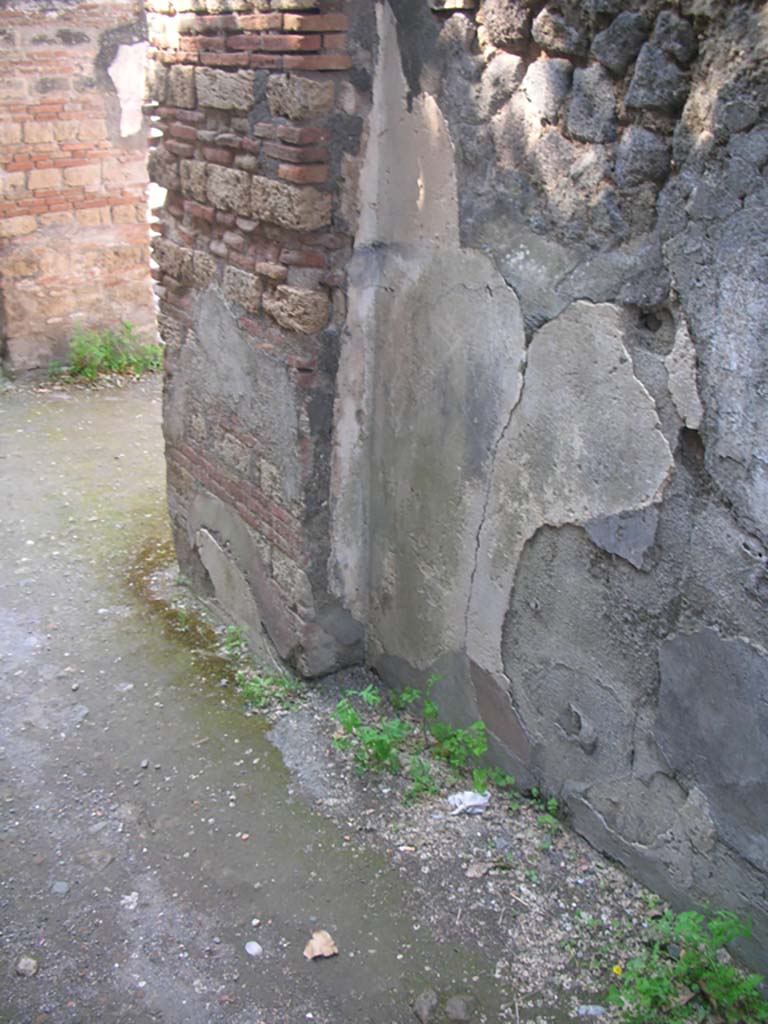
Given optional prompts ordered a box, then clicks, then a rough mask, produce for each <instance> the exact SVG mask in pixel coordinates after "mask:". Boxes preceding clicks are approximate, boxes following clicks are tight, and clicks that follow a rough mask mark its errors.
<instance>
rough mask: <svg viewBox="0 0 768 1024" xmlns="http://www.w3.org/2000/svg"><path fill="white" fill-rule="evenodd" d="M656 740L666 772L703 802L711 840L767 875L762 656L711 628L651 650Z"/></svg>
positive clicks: (766, 705)
mask: <svg viewBox="0 0 768 1024" xmlns="http://www.w3.org/2000/svg"><path fill="white" fill-rule="evenodd" d="M659 665H660V669H661V689H660V691H659V704H658V714H657V719H656V735H657V736H658V738H659V742H660V744H661V747H662V750H663V751H664V754H665V756H666V758H667V760H668V762H669V764H670V767H671V768H672V770H673V771H675V772H676V773H677V774H678V775H679V776H680V777H681V778H683V779H685V780H686V781H688V780H690V782H695V783H696V784H697V785H698V786H699V787H700V788H701V790H702V792H703V793H704V794H705V796H706V797H707V800H708V802H709V807H710V811H711V814H712V817H713V818H714V820H715V822H716V824H717V830H718V832H719V834H720V835H721V836H722V837H723V838H724V839H725V841H726V842H727V843H729V844H730V845H731V846H732V847H733V848H734V849H735V850H737V851H738V852H739V853H740V854H741V855H742V856H743V857H745V858H746V859H747V860H748V861H750V863H752V864H753V865H754V866H755V867H757V868H759V869H760V870H762V871H765V870H766V868H768V761H766V757H765V751H766V748H767V747H768V654H767V653H766V651H764V650H761V649H759V648H757V647H755V646H754V645H752V644H749V643H746V642H745V641H743V640H740V639H723V638H722V637H720V635H719V634H718V633H717V632H716V631H715V630H713V629H702V630H698V631H697V632H694V633H681V634H678V635H677V636H675V637H672V638H670V639H668V640H667V641H665V643H664V644H662V646H661V648H660V650H659Z"/></svg>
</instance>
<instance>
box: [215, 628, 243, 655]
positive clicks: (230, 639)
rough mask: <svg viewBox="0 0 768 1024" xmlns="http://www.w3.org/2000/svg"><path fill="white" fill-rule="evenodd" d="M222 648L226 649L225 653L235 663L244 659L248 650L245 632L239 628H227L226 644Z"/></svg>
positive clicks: (225, 634)
mask: <svg viewBox="0 0 768 1024" xmlns="http://www.w3.org/2000/svg"><path fill="white" fill-rule="evenodd" d="M221 646H222V647H223V648H224V651H225V653H226V654H227V655H229V657H230V658H232V659H234V660H235V661H237V660H239V659H240V658H242V657H243V656H244V655H245V652H246V651H247V649H248V644H247V643H246V641H245V637H244V636H243V631H242V629H240V627H239V626H227V629H226V632H225V633H224V642H223V643H222V645H221Z"/></svg>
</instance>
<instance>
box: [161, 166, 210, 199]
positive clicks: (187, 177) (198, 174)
mask: <svg viewBox="0 0 768 1024" xmlns="http://www.w3.org/2000/svg"><path fill="white" fill-rule="evenodd" d="M207 168H208V164H206V163H205V162H204V161H202V160H182V161H181V162H180V163H179V180H180V183H181V191H182V193H183V195H185V196H191V198H192V199H197V201H198V202H200V203H204V202H206V201H207V199H208V192H207V188H206V178H207V174H208V171H207ZM161 184H162V182H161Z"/></svg>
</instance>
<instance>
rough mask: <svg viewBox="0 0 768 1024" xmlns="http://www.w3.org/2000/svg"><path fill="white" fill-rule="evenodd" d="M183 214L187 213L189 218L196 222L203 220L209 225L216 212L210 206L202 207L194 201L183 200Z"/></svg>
mask: <svg viewBox="0 0 768 1024" xmlns="http://www.w3.org/2000/svg"><path fill="white" fill-rule="evenodd" d="M184 212H185V213H188V214H189V215H190V217H195V218H197V220H205V221H207V222H208V223H209V224H212V223H213V219H214V217H215V216H216V211H215V210H214V208H213V207H212V206H203V204H202V203H196V202H195V201H194V199H185V200H184Z"/></svg>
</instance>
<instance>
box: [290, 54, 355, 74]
mask: <svg viewBox="0 0 768 1024" xmlns="http://www.w3.org/2000/svg"><path fill="white" fill-rule="evenodd" d="M283 64H284V65H285V68H286V70H289V71H348V70H349V68H351V67H352V58H351V57H350V56H349V55H348V54H346V53H306V54H286V56H285V57H283Z"/></svg>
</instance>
